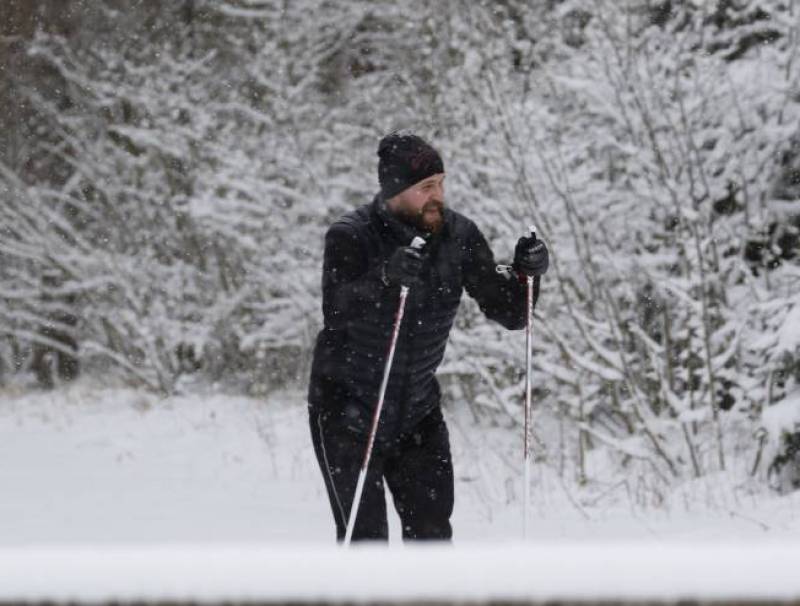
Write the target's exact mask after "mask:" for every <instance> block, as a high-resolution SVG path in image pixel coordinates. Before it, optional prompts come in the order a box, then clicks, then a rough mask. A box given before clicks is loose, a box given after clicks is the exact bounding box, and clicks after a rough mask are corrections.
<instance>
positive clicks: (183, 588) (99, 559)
mask: <svg viewBox="0 0 800 606" xmlns="http://www.w3.org/2000/svg"><path fill="white" fill-rule="evenodd" d="M798 562H800V543H761V544H753V543H748V544H744V543H727V544H718V543H717V544H703V543H700V544H697V543H661V544H654V543H644V542H639V543H593V544H585V543H584V544H580V543H571V544H564V543H559V544H555V543H553V544H548V543H544V544H536V545H525V544H520V543H515V544H491V545H483V546H471V547H464V546H456V547H446V546H421V547H405V548H382V547H374V546H372V547H356V548H353V549H350V550H345V549H343V548H337V547H327V548H323V547H308V546H306V547H298V546H296V545H288V544H277V545H272V546H258V545H247V544H228V545H223V546H219V545H217V546H211V545H208V546H192V547H189V546H181V545H163V546H149V547H145V546H115V547H92V546H82V547H43V546H40V547H29V548H24V547H18V548H5V549H0V601H13V600H29V601H44V600H58V601H63V600H80V601H100V600H102V601H107V600H120V601H130V600H171V601H188V600H205V601H211V600H214V601H217V600H225V601H239V600H250V601H253V600H264V601H284V600H296V601H300V600H302V601H331V600H334V601H339V600H348V601H356V602H358V601H373V600H403V601H407V600H447V601H455V600H470V601H479V600H554V599H578V600H582V599H592V600H598V599H602V600H614V599H628V600H645V599H659V600H665V599H668V600H679V599H708V600H723V599H736V600H745V599H763V600H766V599H771V600H778V599H782V600H787V599H798V598H800V574H798V567H797V565H798Z"/></svg>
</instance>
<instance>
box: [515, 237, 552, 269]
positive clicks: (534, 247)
mask: <svg viewBox="0 0 800 606" xmlns="http://www.w3.org/2000/svg"><path fill="white" fill-rule="evenodd" d="M549 266H550V253H549V252H548V251H547V246H545V244H544V242H542V241H541V240H539V239H538V238H537V237H536V236H524V237H522V238H520V239H519V240H518V241H517V246H516V248H515V249H514V269H515V270H516V271H517V273H521V274H524V275H526V276H541V275H542V274H544V273H545V272H546V271H547V268H548V267H549Z"/></svg>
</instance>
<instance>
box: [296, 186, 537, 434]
mask: <svg viewBox="0 0 800 606" xmlns="http://www.w3.org/2000/svg"><path fill="white" fill-rule="evenodd" d="M415 235H422V234H420V233H419V232H417V231H416V230H415V229H414V228H412V227H410V226H408V225H406V224H405V223H402V222H400V221H398V220H397V219H396V218H395V217H393V216H392V215H391V214H389V212H388V211H387V209H386V206H385V202H384V201H383V199H382V198H381V197H380V196H377V197H376V198H375V199H374V200H373V202H372V203H371V204H366V205H364V206H361V207H360V208H358V209H356V210H354V211H352V212H349V213H347V214H346V215H344V216H343V217H342V218H341V219H339V220H338V221H336V222H335V223H333V225H331V226H330V228H329V229H328V231H327V233H326V235H325V255H324V264H323V274H322V311H323V315H324V328H323V329H322V330H321V331H320V333H319V335H318V337H317V342H316V347H315V350H314V360H313V364H312V370H311V380H310V385H309V394H308V400H309V405H310V406H311V407H312V409H313V408H316V409H317V410H319V411H320V412H322V411H327V412H328V413H329V414H331V415H333V417H334V420H336V419H338V420H340V421H341V422H342V424H343V425H345V426H348V427H350V428H351V429H354V430H355V431H358V432H360V433H365V432H367V431H368V428H369V426H370V422H371V419H372V411H373V410H374V408H375V405H376V403H377V398H378V390H379V387H380V384H381V380H382V378H383V369H384V365H385V362H386V357H387V355H388V348H389V341H390V338H391V332H392V326H393V323H394V318H395V314H396V312H397V307H398V303H399V295H400V287H399V286H387V285H386V284H385V283H384V280H383V278H382V276H383V268H384V265H385V263H386V262H387V260H388V259H389V257H390V256H391V254H392V253H393V252H394V251H395V250H396V249H397V247H398V246H407V245H409V244H410V243H411V240H412V239H413V238H414V236H415ZM424 252H425V258H426V260H425V262H424V263H423V266H422V273H421V284H419V285H417V286H415V287H413V288H411V289H410V291H409V294H408V298H407V302H406V308H405V316H404V318H403V322H402V325H401V330H400V333H399V337H398V342H397V348H396V351H395V356H394V362H393V364H392V371H391V374H390V376H389V383H388V387H387V391H386V399H385V402H384V409H383V412H382V414H381V422H380V426H379V430H378V440H379V441H386V440H390V439H391V438H393V437H395V436H397V435H399V434H400V433H404V432H407V431H409V430H411V429H413V428H414V426H415V425H416V423H418V422H419V421H420V420H421V419H423V418H424V417H425V416H426V415H427V414H428V413H429V412H431V411H432V410H433V409H434V408H435V407H436V406H438V405H439V393H440V392H439V384H438V382H437V380H436V377H435V372H436V369H437V367H438V366H439V364H440V363H441V361H442V357H443V356H444V350H445V346H446V344H447V339H448V336H449V333H450V329H451V328H452V326H453V321H454V319H455V315H456V311H457V309H458V305H459V301H460V299H461V292H462V290H464V289H466V291H467V293H468V294H469V295H470V296H472V297H473V298H475V300H476V301H477V302H478V304H479V305H480V308H481V310H482V311H483V312H484V313H485V314H486V316H487V317H488V318H490V319H491V320H495V321H497V322H499V323H500V324H502V325H503V326H505V327H506V328H509V329H512V330H515V329H520V328H524V327H525V285H524V283H523V282H521V281H519V280H517V279H516V278H510V277H508V276H505V275H503V274H499V273H497V271H496V270H495V267H496V264H495V260H494V256H493V254H492V251H491V249H490V248H489V246H488V244H487V243H486V239H485V238H484V237H483V234H481V232H480V231H479V230H478V228H477V226H476V225H475V224H474V223H473V222H472V221H470V220H469V219H467V218H466V217H465V216H463V215H461V214H459V213H457V212H455V211H453V210H450V209H449V208H448V209H445V220H444V225H443V227H442V229H441V230H440V232H439V233H438V234H436V235H434V236H431V237H429V238H428V242H427V244H426V245H425V249H424ZM538 287H539V284H538V279H537V281H536V283H535V288H534V294H535V296H537V297H538V290H539V288H538Z"/></svg>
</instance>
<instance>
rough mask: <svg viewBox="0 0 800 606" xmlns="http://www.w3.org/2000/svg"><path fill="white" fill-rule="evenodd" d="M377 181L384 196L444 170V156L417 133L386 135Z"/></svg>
mask: <svg viewBox="0 0 800 606" xmlns="http://www.w3.org/2000/svg"><path fill="white" fill-rule="evenodd" d="M378 157H379V158H380V160H378V181H379V182H380V184H381V193H382V194H383V197H384V199H387V200H388V199H389V198H391V197H392V196H395V195H397V194H399V193H400V192H401V191H403V190H404V189H406V188H408V187H411V186H412V185H414V184H415V183H419V182H420V181H422V180H423V179H427V178H428V177H430V176H431V175H436V174H438V173H443V172H444V164H443V163H442V157H441V156H440V155H439V152H437V151H436V150H435V149H433V147H431V146H430V145H429V144H428V143H427V142H426V141H425V140H424V139H422V138H421V137H418V136H416V135H400V134H398V133H391V134H389V135H386V136H385V137H384V138H383V139H381V142H380V143H379V144H378Z"/></svg>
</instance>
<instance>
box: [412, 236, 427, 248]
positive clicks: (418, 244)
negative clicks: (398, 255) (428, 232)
mask: <svg viewBox="0 0 800 606" xmlns="http://www.w3.org/2000/svg"><path fill="white" fill-rule="evenodd" d="M423 246H425V239H424V238H420V237H419V236H414V239H413V240H411V248H415V249H416V250H422V247H423Z"/></svg>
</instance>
